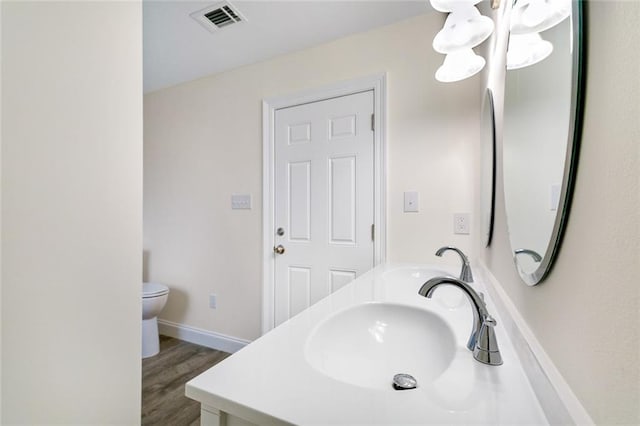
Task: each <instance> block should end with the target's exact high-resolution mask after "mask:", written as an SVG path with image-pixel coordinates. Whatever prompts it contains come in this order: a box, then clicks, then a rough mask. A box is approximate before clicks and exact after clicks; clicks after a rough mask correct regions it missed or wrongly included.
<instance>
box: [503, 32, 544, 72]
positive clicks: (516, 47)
mask: <svg viewBox="0 0 640 426" xmlns="http://www.w3.org/2000/svg"><path fill="white" fill-rule="evenodd" d="M551 52H553V44H551V42H549V41H546V40H543V39H542V37H541V36H540V34H538V33H532V34H511V36H510V37H509V47H508V48H507V69H508V70H517V69H518V68H524V67H527V66H529V65H533V64H536V63H538V62H540V61H542V60H543V59H545V58H546V57H547V56H549V55H550V54H551Z"/></svg>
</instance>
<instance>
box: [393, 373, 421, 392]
mask: <svg viewBox="0 0 640 426" xmlns="http://www.w3.org/2000/svg"><path fill="white" fill-rule="evenodd" d="M417 387H418V381H417V380H416V379H415V377H413V376H412V375H411V374H404V373H400V374H396V375H395V376H393V388H394V389H395V390H407V389H415V388H417Z"/></svg>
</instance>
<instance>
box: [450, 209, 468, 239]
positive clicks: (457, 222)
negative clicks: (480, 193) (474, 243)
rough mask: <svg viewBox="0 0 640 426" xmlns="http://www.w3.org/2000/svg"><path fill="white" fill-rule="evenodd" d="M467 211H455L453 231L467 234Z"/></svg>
mask: <svg viewBox="0 0 640 426" xmlns="http://www.w3.org/2000/svg"><path fill="white" fill-rule="evenodd" d="M469 220H470V219H469V213H455V214H454V215H453V233H454V234H462V235H468V234H469V233H470V232H469Z"/></svg>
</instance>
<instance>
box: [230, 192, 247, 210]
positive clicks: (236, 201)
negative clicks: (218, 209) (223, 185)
mask: <svg viewBox="0 0 640 426" xmlns="http://www.w3.org/2000/svg"><path fill="white" fill-rule="evenodd" d="M231 208H232V209H234V210H245V209H246V210H251V194H231Z"/></svg>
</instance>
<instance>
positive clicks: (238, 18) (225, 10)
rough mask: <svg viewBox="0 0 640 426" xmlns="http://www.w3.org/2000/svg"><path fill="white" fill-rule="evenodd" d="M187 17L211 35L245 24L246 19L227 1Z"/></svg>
mask: <svg viewBox="0 0 640 426" xmlns="http://www.w3.org/2000/svg"><path fill="white" fill-rule="evenodd" d="M189 16H191V17H192V18H193V19H195V20H196V21H198V22H200V24H201V25H202V26H203V27H205V28H206V29H208V30H209V31H211V32H212V33H213V32H216V31H218V30H220V29H222V28H225V27H228V26H230V25H233V24H240V23H242V22H246V18H245V17H244V16H242V14H241V13H240V12H239V11H238V9H236V8H235V6H233V5H231V3H229V2H228V1H223V2H220V3H216V4H214V5H211V6H209V7H207V8H205V9H202V10H199V11H197V12H193V13H192V14H191V15H189Z"/></svg>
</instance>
